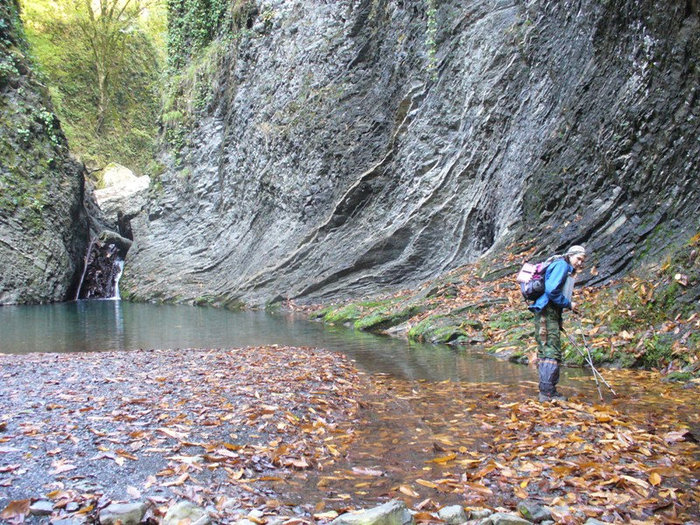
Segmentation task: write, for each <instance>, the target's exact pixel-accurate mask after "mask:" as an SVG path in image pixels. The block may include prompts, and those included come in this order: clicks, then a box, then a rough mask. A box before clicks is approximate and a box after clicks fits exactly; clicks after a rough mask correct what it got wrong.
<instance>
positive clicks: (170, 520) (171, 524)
mask: <svg viewBox="0 0 700 525" xmlns="http://www.w3.org/2000/svg"><path fill="white" fill-rule="evenodd" d="M181 522H182V523H189V524H190V525H209V524H210V523H211V518H210V517H209V513H208V512H207V511H206V510H204V509H203V508H201V507H198V506H196V505H194V504H193V503H190V502H189V501H181V502H180V503H178V504H176V505H173V506H172V507H170V509H168V512H167V513H166V514H165V518H163V525H177V524H178V523H181Z"/></svg>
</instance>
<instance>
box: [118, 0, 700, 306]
mask: <svg viewBox="0 0 700 525" xmlns="http://www.w3.org/2000/svg"><path fill="white" fill-rule="evenodd" d="M255 7H256V8H255V9H254V10H251V11H250V13H251V14H250V16H251V18H250V19H249V20H247V21H245V24H243V25H241V27H240V32H239V33H237V36H236V37H235V38H230V35H229V37H228V38H226V39H222V40H221V41H219V42H218V45H219V48H218V49H223V50H224V52H221V53H218V54H217V55H216V56H217V57H218V58H217V59H216V64H215V65H216V69H215V71H216V74H215V75H214V77H213V82H212V84H211V91H210V92H209V93H208V94H206V96H204V97H202V99H201V101H200V102H201V103H200V104H199V106H198V107H199V109H197V110H195V111H196V117H197V118H196V119H195V120H194V124H193V125H192V126H191V128H188V130H186V132H185V133H182V134H180V135H179V136H180V137H181V139H182V140H181V141H180V142H179V145H178V147H177V149H176V150H171V151H170V153H169V154H168V153H166V154H165V160H166V162H167V163H169V166H170V168H169V169H168V171H167V172H166V173H165V174H164V175H163V176H162V178H161V180H160V181H159V183H158V184H157V185H156V186H155V188H154V196H153V199H152V200H151V201H150V202H149V204H148V205H147V207H146V208H145V209H144V211H143V212H142V213H140V214H139V215H137V216H136V217H135V218H134V219H133V220H132V228H133V232H134V240H135V243H134V246H133V248H132V251H131V252H130V253H129V256H128V260H127V264H126V268H125V275H124V277H123V279H122V289H123V290H126V291H127V294H128V295H129V296H130V297H132V298H135V299H143V300H170V301H172V300H174V301H195V302H215V303H220V304H228V305H233V304H236V303H238V302H242V303H246V304H265V303H269V302H272V301H276V300H282V299H286V298H291V299H295V300H298V301H319V300H328V299H333V298H344V297H350V296H355V297H356V296H359V295H363V294H367V293H372V292H376V291H379V290H384V289H387V288H392V287H399V286H401V287H405V286H409V285H411V284H415V283H418V282H421V281H422V280H425V279H427V278H430V277H433V276H435V275H438V274H440V273H442V272H445V271H447V270H449V269H451V268H454V267H456V266H459V265H461V264H464V263H466V262H469V261H471V260H474V259H475V258H476V257H478V256H480V255H481V254H483V253H485V252H486V251H488V250H492V249H503V248H505V247H506V245H507V244H508V243H510V242H513V241H528V240H532V239H537V242H538V243H540V245H541V246H545V248H543V251H555V250H560V249H562V248H564V247H565V246H566V245H568V244H570V243H586V244H587V245H588V246H589V248H591V250H592V251H593V253H594V262H595V265H596V271H595V272H594V273H595V274H596V275H589V276H588V277H589V279H590V280H591V281H592V282H595V281H601V280H605V279H609V278H610V277H612V276H615V275H617V274H619V273H621V272H624V271H626V270H627V269H628V268H629V267H630V265H632V264H633V263H634V262H635V261H636V260H639V258H640V257H643V256H645V255H647V254H649V253H652V254H653V253H656V252H661V251H663V249H664V248H665V247H666V246H668V245H669V244H670V243H673V242H674V241H675V240H676V239H679V238H681V237H683V238H687V234H688V233H689V232H692V231H697V230H698V227H699V226H700V224H699V220H700V219H699V217H700V184H698V173H699V170H698V168H699V163H700V142H699V141H698V136H700V135H699V133H698V132H699V131H700V129H699V128H700V120H699V117H700V115H699V104H698V89H699V86H700V71H699V70H698V66H697V63H698V57H700V52H699V51H700V25H699V22H698V3H697V1H695V0H691V1H677V0H671V1H669V2H664V3H659V2H653V1H651V0H610V1H607V2H600V1H597V0H577V1H574V0H562V1H558V2H548V1H537V0H535V1H520V0H482V1H461V0H460V1H457V0H445V1H440V2H437V1H435V0H411V1H409V0H335V1H332V0H329V1H314V2H309V1H301V0H261V1H259V2H258V3H257V4H256V6H255Z"/></svg>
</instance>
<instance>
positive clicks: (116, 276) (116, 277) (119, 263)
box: [110, 259, 124, 301]
mask: <svg viewBox="0 0 700 525" xmlns="http://www.w3.org/2000/svg"><path fill="white" fill-rule="evenodd" d="M114 266H115V267H116V268H117V272H116V273H115V274H114V295H113V296H112V297H110V299H111V300H112V301H119V300H121V297H120V296H119V279H121V278H122V273H123V272H124V261H123V260H122V259H117V260H116V261H114Z"/></svg>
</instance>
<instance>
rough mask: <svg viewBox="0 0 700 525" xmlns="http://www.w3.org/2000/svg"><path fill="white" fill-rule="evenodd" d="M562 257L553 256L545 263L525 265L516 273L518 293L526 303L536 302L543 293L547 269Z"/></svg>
mask: <svg viewBox="0 0 700 525" xmlns="http://www.w3.org/2000/svg"><path fill="white" fill-rule="evenodd" d="M562 257H563V256H562V255H553V256H552V257H550V258H548V259H547V260H546V261H543V262H541V263H538V264H531V263H525V264H523V267H522V268H521V269H520V272H518V277H517V281H518V284H520V292H521V293H522V294H523V298H524V299H525V300H526V301H536V300H537V299H539V298H540V297H541V296H542V294H543V293H544V274H545V272H546V271H547V268H548V267H549V265H550V264H552V263H553V262H554V261H556V260H557V259H561V258H562Z"/></svg>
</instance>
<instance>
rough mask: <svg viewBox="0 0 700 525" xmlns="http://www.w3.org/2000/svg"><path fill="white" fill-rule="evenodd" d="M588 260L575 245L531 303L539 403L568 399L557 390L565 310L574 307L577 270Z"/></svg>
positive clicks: (556, 263)
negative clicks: (572, 300)
mask: <svg viewBox="0 0 700 525" xmlns="http://www.w3.org/2000/svg"><path fill="white" fill-rule="evenodd" d="M585 260H586V249H585V248H584V247H583V246H578V245H575V246H572V247H571V248H569V249H568V250H567V251H566V253H565V254H564V256H563V257H561V258H558V259H556V260H555V261H554V262H552V263H551V264H550V265H549V266H548V267H547V270H546V271H545V274H544V293H543V294H542V295H541V296H540V297H539V299H537V300H536V301H535V302H534V304H533V305H532V306H530V311H532V312H534V314H535V340H536V341H537V346H538V350H537V358H538V359H537V372H538V375H539V380H540V385H539V389H540V395H539V400H540V402H544V401H552V400H566V397H564V396H562V395H561V394H559V393H558V392H557V383H558V382H559V367H560V365H561V360H562V352H561V333H560V332H561V328H562V312H563V311H564V310H565V309H567V308H568V309H571V310H574V309H575V308H574V304H573V303H572V302H571V296H572V293H573V291H574V282H575V279H576V272H579V271H581V270H582V269H583V265H584V262H585Z"/></svg>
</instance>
